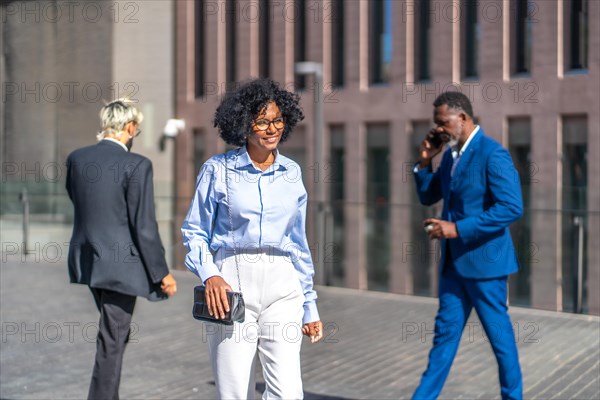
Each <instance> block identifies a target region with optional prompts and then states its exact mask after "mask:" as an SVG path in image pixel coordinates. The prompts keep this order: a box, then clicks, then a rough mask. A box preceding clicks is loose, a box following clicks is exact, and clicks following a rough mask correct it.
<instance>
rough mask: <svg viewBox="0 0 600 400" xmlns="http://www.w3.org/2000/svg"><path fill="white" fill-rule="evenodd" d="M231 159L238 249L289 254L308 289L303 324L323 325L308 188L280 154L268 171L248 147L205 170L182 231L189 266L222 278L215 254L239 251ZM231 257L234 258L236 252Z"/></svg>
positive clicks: (201, 274)
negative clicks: (309, 228) (257, 163)
mask: <svg viewBox="0 0 600 400" xmlns="http://www.w3.org/2000/svg"><path fill="white" fill-rule="evenodd" d="M225 157H227V174H228V175H227V176H228V178H229V195H230V196H231V197H230V199H231V217H232V224H233V233H234V235H235V243H236V245H237V248H238V250H240V251H248V250H254V249H260V250H263V251H266V252H270V251H277V252H284V253H286V254H287V255H289V257H290V258H291V260H292V263H293V264H294V267H295V269H296V271H297V272H298V276H299V279H300V283H301V285H302V289H303V290H304V297H305V301H304V318H303V321H304V323H307V322H313V321H318V320H319V313H318V311H317V306H316V299H317V294H316V292H315V291H314V290H313V275H314V266H313V262H312V258H311V254H310V250H309V247H308V242H307V240H306V231H305V220H306V202H307V194H306V189H305V188H304V184H303V183H302V173H301V170H300V167H299V165H298V164H297V163H296V162H294V161H292V160H290V159H289V158H287V157H284V156H283V155H281V154H279V153H277V154H276V157H275V161H274V163H273V165H271V166H270V167H269V168H268V169H267V170H265V171H264V172H263V171H261V170H260V169H258V168H257V167H255V166H254V164H253V163H252V160H251V159H250V156H249V154H248V152H247V150H246V147H241V148H239V149H236V150H231V151H229V152H227V153H225V154H219V155H216V156H213V157H211V158H210V159H209V160H208V161H206V163H205V164H204V165H203V166H202V168H201V169H200V174H199V175H198V178H197V181H196V193H195V194H194V198H193V200H192V204H191V205H190V209H189V211H188V214H187V217H186V218H185V221H184V222H183V226H182V227H181V232H182V234H183V244H184V245H185V246H186V247H187V248H188V250H189V252H188V254H187V256H186V258H185V265H186V266H187V267H188V268H189V269H190V270H191V271H192V272H194V273H195V274H196V275H198V276H199V277H200V279H202V282H205V281H206V280H207V279H208V278H210V277H211V276H215V275H218V276H221V272H220V271H219V268H218V267H217V266H216V265H215V262H214V259H213V253H216V252H217V251H218V250H225V251H227V250H231V249H233V247H234V241H233V238H232V236H231V234H230V231H231V229H230V222H229V215H228V209H227V206H228V204H227V202H228V196H227V186H226V184H225V175H224V171H225V164H226V163H225ZM211 250H212V253H211ZM227 253H228V254H233V252H232V251H228V252H227ZM229 283H230V284H231V282H229ZM232 286H234V287H235V285H232Z"/></svg>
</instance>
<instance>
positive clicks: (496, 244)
mask: <svg viewBox="0 0 600 400" xmlns="http://www.w3.org/2000/svg"><path fill="white" fill-rule="evenodd" d="M452 161H453V160H452V151H451V149H448V150H446V152H445V153H444V155H443V158H442V162H441V164H440V166H439V168H438V169H437V170H436V171H435V172H433V171H432V168H431V167H429V168H424V169H422V170H419V171H418V172H417V173H415V180H416V184H417V193H418V195H419V200H420V201H421V203H422V204H424V205H432V204H434V203H436V202H438V201H439V200H441V199H443V200H444V208H443V212H442V219H443V220H446V221H453V222H455V223H456V227H457V230H458V234H459V237H458V238H456V239H444V240H442V241H441V245H442V258H441V263H440V268H443V265H444V262H446V260H449V261H452V262H453V264H454V267H455V269H456V271H457V272H458V273H459V274H460V275H461V276H463V277H465V278H474V279H486V278H496V277H501V276H505V275H508V274H511V273H513V272H516V271H517V270H518V269H519V263H518V261H517V257H516V254H515V250H514V246H513V243H512V239H511V236H510V232H509V230H508V226H509V225H510V224H511V223H512V222H514V221H516V220H517V219H519V218H520V217H521V215H522V214H523V200H522V196H521V185H520V182H519V175H518V173H517V171H516V170H515V168H514V166H513V163H512V159H511V157H510V154H509V153H508V151H506V149H504V148H503V147H502V146H500V145H499V144H498V143H496V142H495V141H494V140H493V139H491V138H489V137H487V136H485V134H484V132H483V130H482V129H481V128H480V129H479V131H478V132H477V133H476V134H475V137H474V138H473V139H472V141H471V143H470V144H469V146H468V147H467V149H466V150H465V152H464V153H463V154H462V156H461V159H460V161H459V162H458V165H457V166H456V169H455V171H454V174H453V176H452V177H451V176H450V170H451V169H452ZM446 242H448V243H446ZM448 251H449V252H450V253H449V254H446V252H448Z"/></svg>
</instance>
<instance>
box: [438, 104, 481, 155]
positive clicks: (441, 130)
mask: <svg viewBox="0 0 600 400" xmlns="http://www.w3.org/2000/svg"><path fill="white" fill-rule="evenodd" d="M470 121H471V120H470V119H469V118H468V117H467V114H465V112H464V111H462V110H454V109H451V108H448V105H447V104H443V105H441V106H439V107H436V108H435V110H434V112H433V122H434V123H435V125H436V127H435V130H436V132H437V133H438V134H440V135H448V137H449V139H450V140H449V141H448V144H449V145H450V146H454V145H456V144H458V145H460V146H462V144H463V143H464V142H465V141H466V140H467V138H468V137H469V135H470V134H471V132H472V125H473V124H472V123H471V122H470Z"/></svg>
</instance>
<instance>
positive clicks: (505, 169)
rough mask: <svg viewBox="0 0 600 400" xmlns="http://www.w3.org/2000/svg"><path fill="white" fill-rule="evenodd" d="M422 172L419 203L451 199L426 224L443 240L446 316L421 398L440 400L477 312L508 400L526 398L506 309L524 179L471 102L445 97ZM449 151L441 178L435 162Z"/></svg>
mask: <svg viewBox="0 0 600 400" xmlns="http://www.w3.org/2000/svg"><path fill="white" fill-rule="evenodd" d="M433 106H434V108H435V109H434V123H435V125H436V128H434V129H432V130H431V132H430V133H429V134H428V135H427V137H426V138H425V140H423V142H422V143H421V145H420V146H419V152H420V161H419V163H417V165H415V170H414V172H415V181H416V184H417V193H418V195H419V200H420V201H421V203H422V204H424V205H432V204H434V203H436V202H438V201H439V200H441V199H443V200H444V208H443V212H442V217H441V219H435V218H430V219H427V220H425V221H424V224H425V230H426V231H427V233H428V235H429V238H430V239H432V240H433V239H439V240H440V241H441V249H442V255H441V262H440V280H439V282H440V283H439V309H438V313H437V316H436V319H435V331H434V339H433V348H432V349H431V352H430V353H429V363H428V365H427V370H426V371H425V372H424V373H423V376H422V378H421V383H420V385H419V386H418V387H417V389H416V391H415V393H414V394H413V398H414V399H435V398H437V396H438V395H439V393H440V392H441V390H442V387H443V386H444V382H445V381H446V378H447V377H448V373H449V372H450V367H451V366H452V361H453V360H454V357H455V355H456V351H457V350H458V345H459V343H460V337H461V334H462V331H463V329H464V326H465V323H466V321H467V319H468V317H469V314H470V313H471V310H472V309H473V308H475V311H476V312H477V315H478V316H479V320H480V321H481V323H482V325H483V328H484V330H485V332H486V335H487V336H488V338H489V341H490V344H491V346H492V349H493V350H494V354H495V355H496V360H497V362H498V373H499V377H500V391H501V396H502V398H503V399H521V398H522V396H523V395H522V392H523V384H522V377H521V369H520V366H519V356H518V353H517V346H516V343H515V339H514V333H513V329H512V324H511V321H510V317H509V315H508V306H507V277H508V275H509V274H512V273H514V272H516V271H517V270H518V269H519V265H518V262H517V258H516V254H515V251H514V247H513V243H512V239H511V237H510V232H509V230H508V227H509V225H510V224H511V223H512V222H514V221H516V220H517V219H519V218H520V217H521V215H522V213H523V205H522V197H521V189H520V184H519V178H518V174H517V172H516V171H515V168H514V166H513V163H512V159H511V157H510V154H509V153H508V151H506V150H505V149H504V148H502V146H500V145H499V144H498V143H496V142H495V141H494V140H492V139H491V138H489V137H488V136H485V134H484V133H483V129H481V127H479V126H478V125H475V124H474V122H473V109H472V107H471V103H470V101H469V99H468V98H467V97H466V96H465V95H463V94H462V93H459V92H445V93H442V94H441V95H440V96H439V97H438V98H437V99H436V100H435V102H434V103H433ZM444 143H447V144H448V147H449V148H448V149H447V150H446V151H445V152H444V154H443V156H442V161H441V163H440V165H439V167H438V168H437V170H436V171H435V172H433V169H432V166H431V160H432V159H433V158H434V157H435V156H436V155H437V154H439V153H440V152H441V151H442V148H443V147H444Z"/></svg>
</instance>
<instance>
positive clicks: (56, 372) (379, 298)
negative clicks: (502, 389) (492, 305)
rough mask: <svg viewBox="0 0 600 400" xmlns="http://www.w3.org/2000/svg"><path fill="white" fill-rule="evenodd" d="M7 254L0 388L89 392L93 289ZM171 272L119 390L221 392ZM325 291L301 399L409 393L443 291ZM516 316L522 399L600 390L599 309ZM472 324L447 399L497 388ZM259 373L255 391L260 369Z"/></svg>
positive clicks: (148, 310)
mask: <svg viewBox="0 0 600 400" xmlns="http://www.w3.org/2000/svg"><path fill="white" fill-rule="evenodd" d="M47 250H48V251H50V250H51V249H47ZM2 257H3V260H2V266H1V269H0V279H1V290H0V304H1V306H0V307H1V317H0V320H1V321H0V322H1V324H2V338H1V343H0V344H1V354H0V398H2V399H81V398H84V397H85V396H86V395H87V387H88V383H89V379H90V373H91V368H92V362H93V357H94V352H95V342H94V338H95V333H96V323H97V320H98V315H97V312H96V309H95V306H94V304H93V301H92V297H91V295H90V293H89V291H88V289H87V288H86V287H83V286H80V285H70V284H69V283H68V278H67V271H66V266H65V265H64V262H63V261H57V262H55V263H52V262H47V261H48V260H51V258H49V257H46V260H43V259H40V260H35V258H32V257H29V259H28V260H25V261H22V260H21V259H20V257H18V258H15V257H6V255H5V254H3V255H2ZM5 258H6V260H5ZM175 276H176V278H177V279H178V282H179V293H178V294H177V295H176V296H175V297H174V298H172V299H170V300H169V301H167V302H162V303H149V302H147V301H145V300H143V299H140V300H139V301H138V304H137V306H136V311H135V314H134V324H135V325H134V328H135V329H134V332H133V335H132V343H131V344H130V345H129V346H128V349H127V352H126V354H125V364H124V367H123V378H122V384H121V397H122V398H124V399H209V398H214V384H213V378H212V373H211V369H210V366H209V361H208V355H207V345H206V343H205V340H204V339H203V336H205V335H206V332H205V331H204V325H203V324H202V323H200V322H197V321H194V320H193V319H192V318H191V304H190V300H191V297H192V287H193V286H194V285H195V284H196V279H195V277H194V276H193V275H192V274H191V273H189V272H183V271H175ZM318 290H319V295H320V298H319V309H320V312H321V316H322V318H323V320H324V321H325V322H326V331H327V334H326V339H325V341H324V342H322V343H318V344H314V345H311V344H310V343H308V342H306V341H305V342H304V344H303V347H302V366H303V379H304V388H305V392H306V398H308V399H387V398H407V397H409V396H410V395H411V393H412V391H413V390H414V388H415V386H416V385H417V383H418V381H419V377H420V374H421V373H422V371H423V369H424V368H425V364H426V357H427V353H428V351H429V348H430V347H431V341H432V333H431V331H432V329H433V317H434V315H435V311H436V300H435V299H429V298H419V297H410V296H399V295H391V294H385V293H374V292H360V291H355V290H349V289H338V288H325V287H322V288H318ZM511 316H512V318H513V322H514V327H515V339H516V340H517V342H518V347H519V351H520V358H521V364H522V368H523V374H524V386H525V397H526V398H533V399H599V398H600V379H599V376H600V367H599V358H600V320H599V318H597V317H589V316H578V315H572V314H560V313H551V312H543V311H537V310H531V309H523V308H512V309H511ZM467 327H468V329H466V330H465V332H464V334H463V337H462V343H461V347H460V349H459V353H458V356H457V358H456V360H455V362H454V366H453V368H452V371H451V373H450V377H449V378H448V381H447V383H446V386H445V388H444V391H443V392H442V395H441V398H445V399H474V398H481V399H490V398H498V397H499V396H498V393H499V387H498V383H497V376H496V374H497V367H496V362H495V359H494V356H493V353H492V351H491V350H490V347H489V344H488V343H487V342H486V339H485V338H484V337H483V335H482V332H481V327H480V325H479V324H478V320H477V319H476V317H474V316H473V317H472V319H471V321H470V322H469V324H468V326H467ZM258 373H259V374H260V370H259V371H258ZM257 382H259V383H258V384H257V388H258V390H259V391H260V390H261V389H262V388H264V383H263V382H264V381H263V380H262V377H260V375H259V378H258V379H257ZM257 393H259V392H257Z"/></svg>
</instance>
